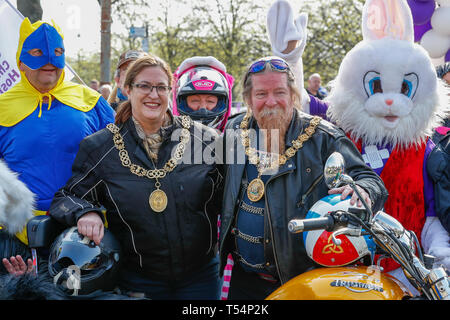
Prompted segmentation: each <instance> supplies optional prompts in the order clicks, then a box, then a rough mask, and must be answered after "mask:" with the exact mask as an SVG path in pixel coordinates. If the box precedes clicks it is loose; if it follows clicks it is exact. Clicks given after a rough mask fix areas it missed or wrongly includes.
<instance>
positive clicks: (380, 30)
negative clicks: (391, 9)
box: [365, 0, 387, 39]
mask: <svg viewBox="0 0 450 320" xmlns="http://www.w3.org/2000/svg"><path fill="white" fill-rule="evenodd" d="M365 23H366V27H367V30H368V31H369V32H370V35H371V37H370V38H372V39H373V38H374V39H381V38H384V37H385V36H386V33H385V30H386V26H387V17H386V7H385V5H384V2H383V0H374V1H371V3H370V4H369V7H368V8H367V18H366V21H365Z"/></svg>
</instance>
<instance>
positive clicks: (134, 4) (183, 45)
mask: <svg viewBox="0 0 450 320" xmlns="http://www.w3.org/2000/svg"><path fill="white" fill-rule="evenodd" d="M19 1H24V0H18V3H19ZM100 1H101V0H99V3H100ZM25 2H27V3H31V2H29V0H27V1H25ZM36 2H39V1H36ZM266 2H267V3H266V4H264V2H261V1H255V0H240V1H239V0H210V1H206V2H205V1H202V0H189V1H188V0H171V1H150V2H149V1H145V0H112V1H111V6H112V9H111V10H112V12H111V18H112V21H113V22H114V23H119V24H122V25H123V26H124V28H126V30H129V28H130V27H131V26H137V27H140V26H144V25H146V24H148V26H149V38H150V46H149V52H150V53H153V54H156V55H158V56H160V57H161V58H163V59H164V60H166V61H167V62H168V63H169V65H170V66H171V68H172V69H173V70H175V69H176V68H177V67H178V66H179V65H180V63H181V62H182V61H183V60H184V59H186V58H188V57H191V56H194V55H212V56H215V57H216V58H217V59H219V60H220V61H222V62H223V63H224V64H225V65H226V67H227V70H228V73H230V74H232V75H233V76H234V77H235V79H236V82H235V86H234V88H233V98H234V100H235V101H241V99H242V98H241V95H240V94H241V88H240V87H241V85H240V81H241V77H242V75H243V74H244V72H245V71H246V67H247V66H248V64H249V63H250V62H251V61H253V60H254V59H256V58H259V57H262V56H266V55H270V54H271V49H270V43H269V39H268V35H267V32H266V15H267V10H268V8H269V6H270V5H271V3H269V2H270V1H266ZM363 3H364V0H317V1H315V2H314V3H307V2H304V4H303V6H302V8H301V11H302V12H306V13H308V17H309V19H308V42H307V44H306V49H305V52H304V53H303V63H304V73H305V79H307V78H308V77H309V75H311V74H312V73H314V72H318V73H320V74H321V76H322V82H323V84H326V83H327V82H329V81H330V80H332V79H333V78H334V77H335V76H336V74H337V72H338V68H339V65H340V63H341V61H342V59H343V57H344V55H345V54H346V53H347V52H348V51H349V50H350V49H351V48H353V46H354V45H355V44H356V43H357V42H359V41H360V40H361V39H362V35H361V26H360V23H361V22H360V21H361V10H362V6H363ZM184 8H187V9H188V10H186V9H184ZM183 10H184V11H183ZM149 17H152V19H150V18H149ZM155 17H156V18H155ZM174 17H176V19H174ZM141 45H142V44H141V39H133V38H129V37H128V33H126V34H112V35H111V58H110V59H111V63H110V68H111V73H110V74H111V82H112V81H113V79H112V77H113V75H114V71H115V67H116V65H117V61H118V58H119V56H120V54H121V53H122V52H124V51H125V50H129V49H140V48H141ZM99 49H100V48H99ZM99 62H100V52H99V53H95V54H88V53H86V52H83V51H80V52H79V53H78V57H77V58H76V59H68V63H69V64H70V66H71V67H72V68H73V69H74V70H75V71H76V72H77V73H78V75H79V76H80V77H81V78H82V79H83V80H84V81H85V82H86V83H88V82H89V81H90V80H91V79H92V78H97V79H99V78H100V65H99Z"/></svg>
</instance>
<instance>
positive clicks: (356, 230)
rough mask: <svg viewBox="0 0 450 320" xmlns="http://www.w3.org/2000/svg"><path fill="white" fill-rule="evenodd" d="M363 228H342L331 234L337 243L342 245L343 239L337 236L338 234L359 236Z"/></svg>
mask: <svg viewBox="0 0 450 320" xmlns="http://www.w3.org/2000/svg"><path fill="white" fill-rule="evenodd" d="M361 230H362V228H347V227H346V228H342V229H339V230H336V231H334V232H333V233H332V234H331V239H332V240H333V243H334V244H335V245H337V246H340V245H341V244H342V240H341V239H338V238H337V236H338V235H341V234H345V235H347V236H355V237H359V236H360V235H361Z"/></svg>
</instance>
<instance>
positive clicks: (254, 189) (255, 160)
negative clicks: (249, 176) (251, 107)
mask: <svg viewBox="0 0 450 320" xmlns="http://www.w3.org/2000/svg"><path fill="white" fill-rule="evenodd" d="M250 116H251V113H249V112H247V114H246V115H245V116H244V119H243V120H242V122H241V125H240V128H241V129H242V132H241V142H242V145H243V146H244V147H245V154H246V155H247V156H248V161H249V162H250V163H251V164H253V165H255V166H256V168H257V170H258V177H257V178H255V179H253V180H252V181H251V182H250V183H249V185H248V188H247V196H248V198H249V199H250V200H251V201H253V202H257V201H259V200H260V199H261V198H262V197H263V195H264V189H265V187H264V182H263V181H262V180H261V175H262V173H263V172H264V171H266V170H268V169H274V168H276V167H278V166H282V165H283V164H285V163H286V161H287V160H288V159H289V158H291V157H293V156H294V155H295V154H296V153H297V151H298V150H299V149H301V148H302V147H303V144H304V143H305V142H306V141H308V140H309V138H311V136H312V135H313V134H314V132H315V131H316V128H317V126H318V125H319V123H320V121H321V120H322V119H321V118H320V117H318V116H314V117H313V118H312V119H311V121H310V123H309V126H308V127H307V128H306V129H305V133H302V134H300V135H299V136H298V138H297V139H296V140H293V141H292V147H289V148H288V149H287V150H286V151H285V152H284V154H282V155H280V156H279V157H278V161H272V162H271V163H270V165H269V166H267V167H264V168H262V167H261V166H259V162H260V159H259V157H258V155H257V150H256V149H255V148H252V147H250V136H249V130H248V124H249V119H250Z"/></svg>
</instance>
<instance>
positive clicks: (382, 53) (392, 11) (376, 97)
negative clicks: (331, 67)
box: [327, 0, 448, 148]
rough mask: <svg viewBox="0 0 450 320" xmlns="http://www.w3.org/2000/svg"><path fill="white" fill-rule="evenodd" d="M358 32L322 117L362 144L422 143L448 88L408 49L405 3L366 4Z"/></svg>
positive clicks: (410, 37)
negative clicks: (325, 117) (361, 34)
mask: <svg viewBox="0 0 450 320" xmlns="http://www.w3.org/2000/svg"><path fill="white" fill-rule="evenodd" d="M362 31H363V41H361V42H360V43H358V44H357V45H356V46H355V47H354V48H353V49H352V50H350V51H349V52H348V53H347V55H346V56H345V57H344V59H343V61H342V63H341V65H340V68H339V72H338V76H337V77H336V79H335V80H334V81H333V83H332V87H333V88H332V90H331V92H330V95H329V96H328V98H327V100H328V101H329V103H330V107H329V109H328V116H329V117H330V119H331V121H333V122H335V123H337V124H338V125H339V126H340V127H341V128H342V129H344V131H346V132H350V134H351V136H352V138H354V139H356V140H358V139H362V141H363V142H364V143H365V144H378V145H380V144H385V143H390V144H392V145H393V146H394V147H395V146H398V147H401V148H406V147H409V146H412V145H417V144H419V143H421V142H423V141H425V139H426V138H427V137H428V136H430V135H431V134H432V129H433V128H435V127H436V126H438V125H439V124H440V122H441V119H442V117H445V113H446V112H448V103H447V102H448V96H447V92H448V88H446V87H445V86H444V85H443V83H441V82H439V81H438V78H437V76H436V72H435V69H434V67H433V64H432V62H431V59H430V58H429V56H428V54H427V52H426V51H425V49H423V48H422V47H421V46H419V45H417V44H415V43H414V29H413V20H412V16H411V11H410V9H409V6H408V4H407V2H406V0H367V1H366V3H365V5H364V9H363V15H362ZM444 100H445V101H444Z"/></svg>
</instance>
